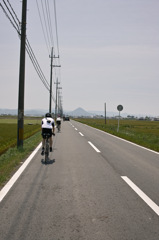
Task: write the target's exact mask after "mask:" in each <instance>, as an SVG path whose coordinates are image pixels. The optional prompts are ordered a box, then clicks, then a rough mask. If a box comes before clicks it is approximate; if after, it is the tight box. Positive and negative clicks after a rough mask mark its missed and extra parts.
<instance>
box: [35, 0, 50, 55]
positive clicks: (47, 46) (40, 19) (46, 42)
mask: <svg viewBox="0 0 159 240" xmlns="http://www.w3.org/2000/svg"><path fill="white" fill-rule="evenodd" d="M36 4H37V9H38V14H39V18H40V23H41V27H42V32H43V35H44V39H45V44H46V47H47V50H48V53H49V45H48V43H47V38H46V35H45V31H44V26H43V22H42V17H41V14H40V8H39V4H38V0H36Z"/></svg>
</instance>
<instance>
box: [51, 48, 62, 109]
mask: <svg viewBox="0 0 159 240" xmlns="http://www.w3.org/2000/svg"><path fill="white" fill-rule="evenodd" d="M50 58H51V70H50V101H49V113H51V101H52V70H53V67H61V66H60V65H53V58H59V56H58V57H55V55H54V56H53V47H52V50H51V56H50Z"/></svg>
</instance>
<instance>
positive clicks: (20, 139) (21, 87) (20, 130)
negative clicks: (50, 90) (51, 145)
mask: <svg viewBox="0 0 159 240" xmlns="http://www.w3.org/2000/svg"><path fill="white" fill-rule="evenodd" d="M26 12H27V0H23V3H22V25H21V49H20V67H19V97H18V129H17V147H23V138H24V86H25V42H26Z"/></svg>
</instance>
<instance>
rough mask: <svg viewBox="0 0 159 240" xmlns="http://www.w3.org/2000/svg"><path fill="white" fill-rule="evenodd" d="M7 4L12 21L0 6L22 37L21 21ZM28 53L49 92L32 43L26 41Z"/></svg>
mask: <svg viewBox="0 0 159 240" xmlns="http://www.w3.org/2000/svg"><path fill="white" fill-rule="evenodd" d="M3 2H4V0H3ZM7 2H8V4H9V7H10V8H11V10H10V9H9V7H8V6H7V4H6V3H5V2H4V4H5V6H6V8H7V10H8V12H9V15H10V16H11V17H12V19H11V17H10V16H9V15H8V13H7V11H6V10H5V8H4V6H3V5H2V4H1V3H0V6H1V7H2V9H3V11H4V13H5V15H6V17H7V18H8V19H9V21H10V23H11V24H12V26H13V27H14V28H15V30H16V31H17V33H18V36H19V37H21V32H20V29H19V23H20V21H19V19H18V17H17V15H16V13H15V11H14V10H13V8H12V7H11V4H10V3H9V1H8V0H7ZM11 11H12V12H13V13H14V15H15V17H16V20H15V18H14V16H13V14H12V12H11ZM26 51H27V53H28V55H29V58H30V60H31V62H32V64H33V66H34V68H35V70H36V72H37V74H38V76H39V78H40V80H41V81H42V83H43V84H44V86H45V87H46V89H47V90H48V91H49V83H48V81H47V80H46V77H45V75H44V73H43V72H42V70H41V67H40V65H39V63H38V61H37V59H36V57H35V54H34V52H33V50H32V48H31V46H30V43H29V41H28V39H26ZM53 99H54V98H53Z"/></svg>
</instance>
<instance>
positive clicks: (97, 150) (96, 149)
mask: <svg viewBox="0 0 159 240" xmlns="http://www.w3.org/2000/svg"><path fill="white" fill-rule="evenodd" d="M88 143H89V144H90V145H91V147H92V148H94V150H95V151H96V152H98V153H100V150H99V149H98V148H96V147H95V146H94V144H93V143H91V142H90V141H88Z"/></svg>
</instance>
